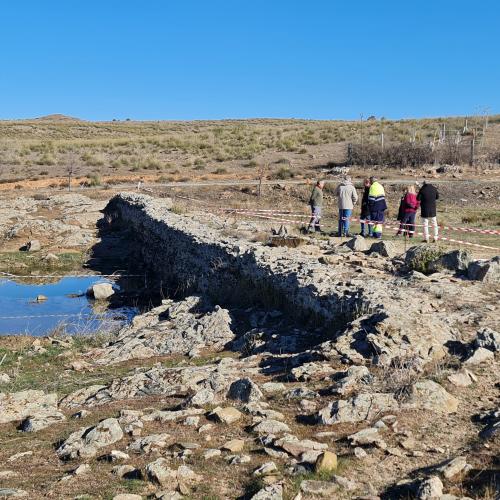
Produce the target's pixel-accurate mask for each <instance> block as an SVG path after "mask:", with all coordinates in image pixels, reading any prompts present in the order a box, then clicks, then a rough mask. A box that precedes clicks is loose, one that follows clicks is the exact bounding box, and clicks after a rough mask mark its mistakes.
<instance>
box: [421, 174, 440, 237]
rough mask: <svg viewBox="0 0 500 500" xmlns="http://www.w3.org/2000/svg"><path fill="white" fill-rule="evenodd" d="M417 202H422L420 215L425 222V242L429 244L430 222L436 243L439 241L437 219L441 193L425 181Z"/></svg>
mask: <svg viewBox="0 0 500 500" xmlns="http://www.w3.org/2000/svg"><path fill="white" fill-rule="evenodd" d="M417 200H418V201H419V202H420V215H421V217H422V220H423V221H424V242H425V243H429V222H430V223H431V224H432V227H433V231H434V239H433V242H434V243H435V242H436V241H437V240H438V236H439V229H438V224H437V217H436V202H437V200H439V192H438V190H437V188H436V187H435V186H433V185H432V184H429V183H428V182H427V181H425V180H424V185H423V186H422V187H421V188H420V191H419V192H418V195H417Z"/></svg>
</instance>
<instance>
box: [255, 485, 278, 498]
mask: <svg viewBox="0 0 500 500" xmlns="http://www.w3.org/2000/svg"><path fill="white" fill-rule="evenodd" d="M282 498H283V486H282V485H281V484H279V483H277V484H270V485H269V486H266V487H264V488H262V489H261V490H259V491H258V492H257V493H256V494H255V495H253V497H252V498H251V500H282Z"/></svg>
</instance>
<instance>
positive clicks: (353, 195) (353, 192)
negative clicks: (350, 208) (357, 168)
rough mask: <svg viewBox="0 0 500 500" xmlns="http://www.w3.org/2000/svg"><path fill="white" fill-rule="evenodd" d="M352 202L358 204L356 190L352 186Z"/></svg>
mask: <svg viewBox="0 0 500 500" xmlns="http://www.w3.org/2000/svg"><path fill="white" fill-rule="evenodd" d="M352 202H353V203H354V204H356V203H357V202H358V192H357V191H356V188H355V187H354V186H353V188H352Z"/></svg>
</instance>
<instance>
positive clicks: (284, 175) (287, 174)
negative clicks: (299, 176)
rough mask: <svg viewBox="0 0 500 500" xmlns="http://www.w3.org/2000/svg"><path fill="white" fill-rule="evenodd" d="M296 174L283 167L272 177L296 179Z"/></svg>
mask: <svg viewBox="0 0 500 500" xmlns="http://www.w3.org/2000/svg"><path fill="white" fill-rule="evenodd" d="M294 176H295V174H294V173H293V172H292V171H291V170H290V169H289V168H287V167H281V168H280V169H279V170H278V171H277V172H275V173H274V174H273V175H272V178H273V179H279V180H282V181H284V180H286V179H291V178H292V177H294Z"/></svg>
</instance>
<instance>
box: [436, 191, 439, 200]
mask: <svg viewBox="0 0 500 500" xmlns="http://www.w3.org/2000/svg"><path fill="white" fill-rule="evenodd" d="M436 200H439V191H438V190H437V189H436Z"/></svg>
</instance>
